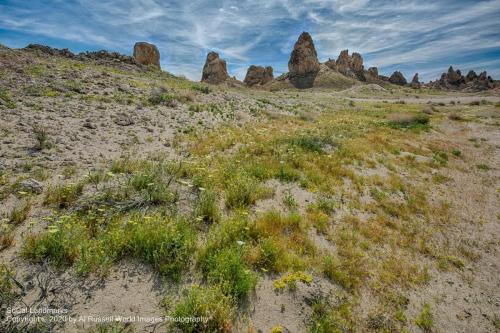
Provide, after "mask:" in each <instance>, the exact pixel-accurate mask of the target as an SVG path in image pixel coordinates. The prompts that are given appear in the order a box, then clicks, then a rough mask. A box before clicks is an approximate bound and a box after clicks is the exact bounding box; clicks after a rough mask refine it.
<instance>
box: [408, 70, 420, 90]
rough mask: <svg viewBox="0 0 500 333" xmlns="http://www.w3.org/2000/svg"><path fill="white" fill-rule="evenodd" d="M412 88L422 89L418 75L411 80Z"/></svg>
mask: <svg viewBox="0 0 500 333" xmlns="http://www.w3.org/2000/svg"><path fill="white" fill-rule="evenodd" d="M410 87H412V88H413V89H420V87H421V84H420V81H419V80H418V73H415V75H414V76H413V79H412V80H411V83H410Z"/></svg>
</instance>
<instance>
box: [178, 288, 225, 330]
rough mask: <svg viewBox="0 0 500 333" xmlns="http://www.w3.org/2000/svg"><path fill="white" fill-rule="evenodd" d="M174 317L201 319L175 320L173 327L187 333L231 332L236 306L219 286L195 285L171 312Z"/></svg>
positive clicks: (185, 293)
mask: <svg viewBox="0 0 500 333" xmlns="http://www.w3.org/2000/svg"><path fill="white" fill-rule="evenodd" d="M169 315H170V316H171V317H174V318H198V319H201V320H199V321H188V320H185V321H180V320H179V321H173V322H172V324H171V325H172V328H177V329H179V330H180V331H182V332H186V333H229V332H231V331H232V324H231V320H232V318H233V317H234V315H235V313H234V308H233V303H232V301H231V299H230V298H229V297H227V296H225V295H224V294H223V293H222V291H221V290H220V289H219V288H217V287H201V286H193V287H192V288H191V289H190V290H188V291H185V292H184V295H183V297H182V298H181V300H180V302H179V303H178V304H177V305H176V306H175V308H174V309H173V311H172V312H171V313H170V314H169Z"/></svg>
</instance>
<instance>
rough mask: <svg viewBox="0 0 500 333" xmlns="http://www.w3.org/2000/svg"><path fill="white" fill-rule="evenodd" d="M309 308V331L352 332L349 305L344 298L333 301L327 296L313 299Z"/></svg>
mask: <svg viewBox="0 0 500 333" xmlns="http://www.w3.org/2000/svg"><path fill="white" fill-rule="evenodd" d="M334 303H335V304H334ZM311 308H312V315H311V324H310V326H309V329H308V332H309V333H343V332H354V326H355V325H354V321H353V320H352V310H351V305H350V304H349V303H348V302H347V301H346V300H345V299H339V300H336V301H335V302H332V301H331V300H330V299H327V298H318V299H313V300H312V305H311Z"/></svg>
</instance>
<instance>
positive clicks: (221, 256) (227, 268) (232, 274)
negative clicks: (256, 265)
mask: <svg viewBox="0 0 500 333" xmlns="http://www.w3.org/2000/svg"><path fill="white" fill-rule="evenodd" d="M203 268H204V273H205V276H206V278H207V280H208V282H210V283H213V284H217V285H219V286H220V287H221V290H222V291H223V292H224V294H225V295H228V296H232V297H234V298H235V299H237V300H241V299H243V298H245V297H246V296H247V295H248V294H249V292H250V291H252V290H253V289H254V287H255V284H256V283H257V277H256V275H255V274H254V273H253V272H252V271H251V270H250V269H249V267H248V266H247V265H246V264H245V262H244V261H243V250H242V249H241V247H238V245H235V246H233V247H229V248H224V249H221V250H220V251H219V252H218V253H213V254H212V255H210V256H209V257H208V258H207V260H206V262H204V263H203Z"/></svg>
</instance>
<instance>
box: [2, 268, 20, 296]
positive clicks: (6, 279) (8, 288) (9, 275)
mask: <svg viewBox="0 0 500 333" xmlns="http://www.w3.org/2000/svg"><path fill="white" fill-rule="evenodd" d="M13 278H14V271H13V270H12V269H11V268H10V267H9V266H7V265H5V264H3V263H1V264H0V304H2V305H8V304H10V302H11V301H12V300H13V299H14V298H15V297H16V295H17V294H16V292H15V291H14V282H13V281H14V280H13Z"/></svg>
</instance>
